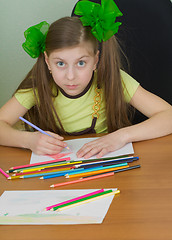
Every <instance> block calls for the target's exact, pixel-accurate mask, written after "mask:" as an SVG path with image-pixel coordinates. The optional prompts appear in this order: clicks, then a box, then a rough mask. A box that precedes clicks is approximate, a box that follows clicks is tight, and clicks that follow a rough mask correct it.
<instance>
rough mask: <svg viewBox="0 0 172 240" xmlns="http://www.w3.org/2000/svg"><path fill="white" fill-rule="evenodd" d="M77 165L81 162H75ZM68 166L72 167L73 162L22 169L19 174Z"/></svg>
mask: <svg viewBox="0 0 172 240" xmlns="http://www.w3.org/2000/svg"><path fill="white" fill-rule="evenodd" d="M77 163H81V162H77ZM69 165H74V163H73V162H67V163H63V164H62V163H60V164H52V163H51V164H47V165H43V166H41V167H31V168H28V169H24V170H22V171H21V172H30V171H37V170H41V169H46V168H54V167H62V166H66V167H68V166H69ZM14 172H20V171H18V170H15V171H14Z"/></svg>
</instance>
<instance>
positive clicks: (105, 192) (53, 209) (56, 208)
mask: <svg viewBox="0 0 172 240" xmlns="http://www.w3.org/2000/svg"><path fill="white" fill-rule="evenodd" d="M111 192H112V190H107V191H104V192H101V193H97V194H94V195H92V196H89V197H85V198H82V199H79V200H75V201H73V202H70V203H66V204H63V205H60V206H58V207H54V208H52V211H56V210H58V209H59V208H60V209H61V208H63V207H66V206H69V205H72V204H75V203H79V202H83V201H86V200H88V199H92V198H95V197H99V196H102V195H105V194H107V193H111Z"/></svg>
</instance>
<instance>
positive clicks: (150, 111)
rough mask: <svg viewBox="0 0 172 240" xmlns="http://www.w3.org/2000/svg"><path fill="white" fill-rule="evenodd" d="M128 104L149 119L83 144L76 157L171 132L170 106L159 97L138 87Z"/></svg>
mask: <svg viewBox="0 0 172 240" xmlns="http://www.w3.org/2000/svg"><path fill="white" fill-rule="evenodd" d="M130 104H131V105H132V106H133V107H135V108H136V109H137V110H139V111H140V112H141V113H143V114H144V115H145V116H147V117H148V118H149V119H147V120H146V121H143V122H142V123H138V124H135V125H132V126H129V127H125V128H121V129H119V130H117V131H115V132H113V133H110V134H108V135H106V136H103V137H101V138H99V139H98V140H95V141H93V142H91V143H88V144H85V145H84V146H83V147H82V148H81V149H80V150H79V151H78V154H77V155H78V157H84V158H89V157H91V156H93V155H95V154H97V157H102V156H103V155H104V154H106V153H108V152H111V151H115V150H117V149H119V148H121V147H123V146H124V145H125V144H127V143H128V142H136V141H142V140H147V139H152V138H157V137H161V136H165V135H168V134H171V133H172V106H171V105H170V104H168V103H167V102H165V101H164V100H162V99H161V98H160V97H158V96H156V95H154V94H152V93H150V92H148V91H146V90H145V89H143V88H142V87H141V86H139V87H138V89H137V90H136V92H135V94H134V96H133V97H132V99H131V101H130Z"/></svg>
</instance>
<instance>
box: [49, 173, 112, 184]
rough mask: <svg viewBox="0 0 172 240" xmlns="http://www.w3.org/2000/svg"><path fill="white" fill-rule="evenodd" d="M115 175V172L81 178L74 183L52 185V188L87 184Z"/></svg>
mask: <svg viewBox="0 0 172 240" xmlns="http://www.w3.org/2000/svg"><path fill="white" fill-rule="evenodd" d="M113 175H114V172H110V173H105V174H101V175H97V176H94V177H87V178H80V179H77V180H74V181H69V182H62V183H57V184H53V185H51V186H50V187H60V186H65V185H69V184H72V183H79V182H85V181H88V180H94V179H98V178H103V177H108V176H113Z"/></svg>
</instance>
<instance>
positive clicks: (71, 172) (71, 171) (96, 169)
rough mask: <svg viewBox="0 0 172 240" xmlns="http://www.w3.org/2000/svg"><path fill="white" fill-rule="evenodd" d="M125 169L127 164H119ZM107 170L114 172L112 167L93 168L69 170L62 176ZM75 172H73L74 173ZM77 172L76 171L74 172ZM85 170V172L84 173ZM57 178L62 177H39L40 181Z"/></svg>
mask: <svg viewBox="0 0 172 240" xmlns="http://www.w3.org/2000/svg"><path fill="white" fill-rule="evenodd" d="M120 166H121V167H122V166H124V167H126V166H127V163H125V165H124V164H120V165H119V167H120ZM109 168H112V169H113V170H114V168H113V167H111V166H110V167H103V166H102V167H95V168H92V169H90V168H89V170H87V169H82V168H76V169H71V170H70V171H68V172H67V173H66V174H64V175H65V176H71V175H76V174H87V173H90V172H95V171H99V170H102V171H103V170H105V169H109ZM115 169H118V168H117V167H115ZM74 170H75V171H74ZM76 170H77V171H76ZM86 170H87V171H86ZM59 176H62V175H59V174H54V175H53V174H51V175H48V176H43V177H41V178H40V179H49V178H54V177H59Z"/></svg>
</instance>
